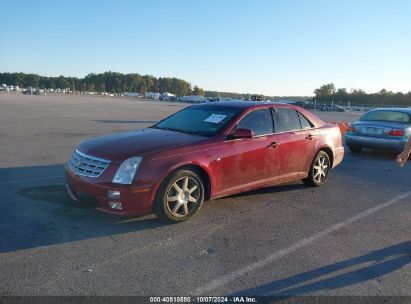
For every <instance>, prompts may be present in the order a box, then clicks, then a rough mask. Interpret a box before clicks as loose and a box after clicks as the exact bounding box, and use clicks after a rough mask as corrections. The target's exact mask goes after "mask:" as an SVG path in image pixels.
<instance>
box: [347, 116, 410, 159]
mask: <svg viewBox="0 0 411 304" xmlns="http://www.w3.org/2000/svg"><path fill="white" fill-rule="evenodd" d="M346 132H347V133H346V135H345V143H346V144H347V146H348V148H349V149H350V151H351V152H352V153H359V152H361V150H362V149H363V148H369V149H385V150H393V151H395V152H397V153H399V152H401V151H402V150H404V147H405V145H406V144H407V141H408V138H409V136H410V134H411V109H409V108H387V109H378V110H372V111H369V112H367V113H366V114H364V115H362V116H361V117H360V119H359V120H358V121H355V122H353V123H351V124H350V125H348V128H347V131H346Z"/></svg>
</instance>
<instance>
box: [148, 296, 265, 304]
mask: <svg viewBox="0 0 411 304" xmlns="http://www.w3.org/2000/svg"><path fill="white" fill-rule="evenodd" d="M257 302H258V301H257V299H256V298H254V297H241V296H238V297H203V296H201V297H150V303H257Z"/></svg>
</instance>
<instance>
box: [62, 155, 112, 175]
mask: <svg viewBox="0 0 411 304" xmlns="http://www.w3.org/2000/svg"><path fill="white" fill-rule="evenodd" d="M109 164H110V161H109V160H105V159H102V158H98V157H94V156H90V155H86V154H84V153H81V152H80V151H78V150H77V149H76V151H74V153H73V154H72V155H71V157H70V160H69V162H68V167H69V168H70V169H71V171H73V172H74V173H75V174H77V175H81V176H87V177H98V176H100V175H101V173H103V171H104V170H105V169H106V168H107V167H108V165H109Z"/></svg>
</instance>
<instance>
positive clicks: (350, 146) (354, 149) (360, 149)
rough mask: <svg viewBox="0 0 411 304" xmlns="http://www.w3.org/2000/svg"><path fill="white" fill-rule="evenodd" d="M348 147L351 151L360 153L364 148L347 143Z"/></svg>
mask: <svg viewBox="0 0 411 304" xmlns="http://www.w3.org/2000/svg"><path fill="white" fill-rule="evenodd" d="M347 146H348V149H350V151H351V153H360V152H361V151H362V148H361V147H359V146H356V145H347Z"/></svg>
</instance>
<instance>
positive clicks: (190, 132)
mask: <svg viewBox="0 0 411 304" xmlns="http://www.w3.org/2000/svg"><path fill="white" fill-rule="evenodd" d="M152 128H156V129H160V130H167V131H173V132H179V133H185V134H191V135H202V136H209V134H208V133H204V132H198V131H190V130H184V129H178V128H166V127H159V126H153V127H152Z"/></svg>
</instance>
